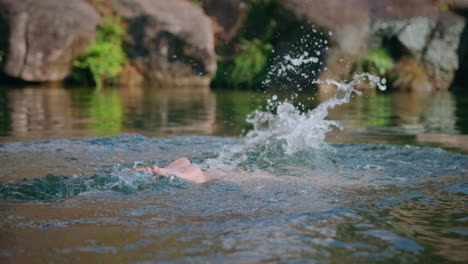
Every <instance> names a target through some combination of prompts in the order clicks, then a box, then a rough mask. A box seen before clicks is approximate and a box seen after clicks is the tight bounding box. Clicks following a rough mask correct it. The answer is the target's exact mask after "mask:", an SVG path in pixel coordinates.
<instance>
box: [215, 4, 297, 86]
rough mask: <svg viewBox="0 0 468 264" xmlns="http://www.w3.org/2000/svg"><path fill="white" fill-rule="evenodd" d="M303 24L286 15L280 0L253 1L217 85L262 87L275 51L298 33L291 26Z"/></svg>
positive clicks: (220, 69) (219, 68)
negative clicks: (279, 2)
mask: <svg viewBox="0 0 468 264" xmlns="http://www.w3.org/2000/svg"><path fill="white" fill-rule="evenodd" d="M278 21H281V23H279V22H278ZM304 24H305V23H302V22H300V21H297V20H296V19H294V18H291V17H288V16H286V15H285V13H284V12H283V11H282V9H281V6H280V5H279V4H278V1H275V0H272V1H268V0H257V1H253V2H252V4H251V7H250V10H249V13H248V15H247V18H246V20H245V22H244V26H243V30H242V31H241V32H240V33H239V35H238V36H237V38H236V39H235V40H234V42H235V44H234V45H233V47H232V51H231V53H230V54H229V55H227V56H226V55H225V56H224V58H225V59H224V60H223V61H220V62H218V70H217V73H216V76H215V78H214V80H213V83H214V85H215V86H231V87H255V86H259V85H260V84H261V83H262V82H263V81H264V80H265V79H266V77H267V71H268V68H269V66H270V64H271V63H272V58H273V56H272V55H273V54H272V50H273V49H275V50H276V48H278V47H281V46H282V45H283V44H284V43H286V42H289V40H290V39H289V38H290V36H291V35H293V34H294V33H295V32H294V31H293V30H291V29H299V28H301V25H304Z"/></svg>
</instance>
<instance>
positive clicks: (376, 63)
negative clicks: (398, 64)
mask: <svg viewBox="0 0 468 264" xmlns="http://www.w3.org/2000/svg"><path fill="white" fill-rule="evenodd" d="M393 69H394V63H393V58H392V56H391V55H390V52H389V51H388V50H387V49H386V48H384V47H380V48H378V49H376V50H374V51H373V52H371V53H369V54H368V55H367V56H366V57H363V58H361V59H360V60H359V61H358V62H357V64H356V70H355V71H357V72H369V73H372V74H376V75H379V76H386V77H393V76H391V75H392V73H393Z"/></svg>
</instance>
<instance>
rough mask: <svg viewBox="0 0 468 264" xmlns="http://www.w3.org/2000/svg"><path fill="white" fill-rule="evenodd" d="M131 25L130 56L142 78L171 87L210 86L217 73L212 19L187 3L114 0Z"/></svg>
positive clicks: (117, 9) (177, 1) (153, 0)
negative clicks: (188, 85)
mask: <svg viewBox="0 0 468 264" xmlns="http://www.w3.org/2000/svg"><path fill="white" fill-rule="evenodd" d="M111 4H112V7H113V8H114V9H115V10H116V11H117V12H118V13H120V14H121V15H122V16H123V18H124V19H125V20H126V21H127V23H128V31H129V34H130V36H129V39H128V43H127V44H128V50H127V52H128V56H129V58H130V61H131V63H132V64H133V65H134V66H135V67H136V68H137V69H138V71H139V72H140V73H142V74H143V76H144V77H145V78H146V79H148V80H150V81H153V82H159V83H162V84H171V85H187V84H191V85H194V84H199V85H207V84H209V83H210V81H211V78H212V77H213V75H214V74H215V71H216V55H215V51H214V36H213V30H212V24H211V20H210V18H209V17H208V16H206V15H205V14H204V13H203V10H202V9H201V8H200V7H198V6H196V5H194V4H193V3H191V2H189V1H185V0H171V1H167V0H113V1H112V2H111Z"/></svg>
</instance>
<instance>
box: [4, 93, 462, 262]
mask: <svg viewBox="0 0 468 264" xmlns="http://www.w3.org/2000/svg"><path fill="white" fill-rule="evenodd" d="M290 96H291V95H290V93H288V92H284V91H268V92H255V91H226V90H221V89H220V90H218V89H210V88H193V87H188V88H177V89H176V88H167V89H156V88H151V87H147V88H142V87H130V88H107V89H102V90H95V89H89V88H61V87H23V88H9V87H6V88H2V89H0V142H1V143H0V199H1V201H0V212H1V213H0V238H1V239H0V245H1V247H0V262H2V263H154V262H157V263H160V262H161V263H166V262H171V263H186V262H195V263H226V262H227V263H231V262H232V263H245V262H250V263H252V262H262V263H263V262H275V263H276V262H284V263H311V262H312V263H313V262H317V263H376V262H379V263H381V262H384V263H387V262H388V263H400V262H411V263H415V262H424V263H463V262H465V263H466V262H467V261H468V253H467V250H466V249H467V248H468V213H467V210H466V209H467V205H468V198H467V193H468V171H467V170H468V157H467V156H466V154H467V153H468V135H467V134H468V108H467V107H466V106H467V102H468V96H466V95H463V94H453V93H450V92H436V93H397V92H393V93H388V92H379V91H376V90H369V91H364V92H363V94H362V95H360V96H357V95H352V96H351V98H350V99H351V100H350V102H349V103H347V104H343V105H339V106H336V107H335V108H334V109H330V111H329V114H328V115H327V117H326V120H338V121H340V122H341V124H342V125H343V127H344V130H342V131H340V130H339V129H336V128H335V129H334V130H333V131H331V132H329V133H326V135H327V137H326V140H325V142H323V141H322V140H321V139H320V138H319V136H321V135H322V133H323V134H324V135H325V132H326V131H325V132H324V130H320V129H318V127H319V125H318V124H322V123H321V122H325V121H326V120H325V119H322V118H318V117H316V118H315V119H314V118H309V117H307V116H305V115H303V114H300V113H295V112H294V111H293V110H292V109H289V108H287V107H283V108H281V107H278V108H279V109H283V112H282V113H283V114H284V115H286V117H287V118H286V119H285V120H292V122H290V123H288V124H286V123H283V121H281V120H280V119H279V114H278V115H273V116H272V117H271V116H268V115H265V116H264V118H272V119H274V120H270V121H272V122H271V123H273V125H272V126H271V127H266V128H265V127H264V126H265V124H263V123H262V122H260V121H258V120H257V122H253V124H252V122H251V123H249V122H247V121H246V119H247V118H246V117H247V115H248V114H250V113H252V111H254V110H257V109H264V108H265V107H266V106H267V100H270V101H271V100H273V98H274V101H278V102H281V101H283V100H284V99H286V98H290ZM330 97H331V95H330V94H329V93H325V92H319V93H317V92H314V91H303V92H301V93H299V95H298V96H297V98H296V99H290V101H291V102H292V103H293V104H294V105H295V106H296V107H297V108H296V109H301V110H302V112H307V111H308V110H310V109H314V108H316V107H317V106H318V105H319V104H320V103H322V102H324V101H326V100H327V99H328V98H330ZM322 105H323V104H322ZM276 106H278V105H276ZM273 110H274V109H273ZM293 117H294V118H296V119H294V118H293ZM273 121H274V122H278V123H277V125H275V124H274V122H273ZM294 122H295V123H294ZM307 122H310V124H309V123H308V124H307V125H306V126H304V124H306V123H307ZM323 124H328V123H323ZM270 125H271V124H270ZM253 126H255V130H254V132H255V133H253V134H252V132H251V133H249V134H247V133H248V131H252V127H253ZM288 126H289V127H291V128H289V129H286V130H287V131H284V129H283V128H284V127H288ZM327 126H328V125H327ZM329 127H331V126H329ZM275 129H276V130H275ZM327 129H328V127H327ZM293 130H294V131H300V133H299V134H294V133H290V132H291V131H293ZM264 131H275V133H270V132H268V133H267V135H265V134H264V133H263V132H264ZM262 133H263V134H262ZM246 134H247V136H245V135H246ZM315 136H317V138H316V137H315ZM182 156H185V157H188V158H189V159H191V160H192V161H193V162H194V163H195V164H197V165H199V166H201V167H202V168H203V169H204V170H207V171H210V172H211V173H213V174H215V175H216V176H217V177H218V178H219V179H218V180H215V181H212V182H209V183H207V184H202V185H194V184H191V183H188V182H184V181H182V180H179V179H171V178H162V179H159V178H155V177H153V176H152V175H149V174H147V173H144V172H137V171H135V170H134V167H138V166H143V165H151V164H159V165H167V164H168V163H169V162H170V161H172V160H174V159H175V158H178V157H182Z"/></svg>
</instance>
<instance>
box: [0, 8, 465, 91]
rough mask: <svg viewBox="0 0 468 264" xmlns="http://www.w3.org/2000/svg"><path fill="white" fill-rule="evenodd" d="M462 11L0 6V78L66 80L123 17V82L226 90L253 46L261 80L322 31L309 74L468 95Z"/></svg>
mask: <svg viewBox="0 0 468 264" xmlns="http://www.w3.org/2000/svg"><path fill="white" fill-rule="evenodd" d="M467 7H468V3H467V2H466V1H461V0H457V1H455V0H445V1H442V0H439V1H436V0H412V1H408V0H407V1H403V0H382V1H372V0H349V1H341V0H329V1H320V0H281V1H280V0H278V1H274V0H272V1H267V0H263V1H255V0H199V1H189V0H171V1H167V0H93V1H91V0H89V1H87V0H74V1H61V0H41V1H35V0H22V1H15V0H0V34H1V35H2V38H1V39H0V71H1V72H2V75H3V76H2V78H5V77H8V78H13V79H18V80H23V81H28V82H57V81H63V80H65V79H66V78H68V77H69V76H70V75H71V74H72V72H73V69H74V61H75V60H76V59H78V58H80V57H82V56H86V54H87V52H89V51H88V47H89V46H90V45H91V44H92V43H93V42H94V41H95V39H96V35H97V30H98V28H99V26H100V25H102V20H103V19H104V18H105V17H106V16H119V17H122V20H123V21H124V23H125V28H126V34H125V35H124V36H123V43H124V47H123V48H124V51H125V53H126V56H127V58H128V60H127V61H126V62H125V64H126V65H123V69H124V70H123V71H122V72H121V73H120V77H121V78H120V79H121V80H129V79H138V80H146V81H149V82H152V83H160V84H164V85H176V86H180V85H209V84H210V83H211V82H212V81H213V79H214V81H215V82H217V83H220V84H221V85H227V86H229V85H230V84H232V83H233V82H230V81H229V76H228V77H224V76H226V75H229V74H230V72H235V71H236V70H237V69H236V68H235V67H236V65H235V64H236V63H237V64H242V63H243V62H242V60H240V59H238V60H237V61H236V58H237V57H239V54H241V53H242V52H244V51H246V50H248V48H249V47H246V45H249V43H255V45H257V44H258V45H260V46H261V45H263V47H264V49H263V50H260V51H258V52H260V54H259V55H258V56H259V58H260V59H263V60H260V59H258V60H257V61H261V63H263V64H259V63H257V64H256V65H254V66H252V67H253V68H254V69H257V70H256V71H254V72H253V73H251V74H252V75H249V76H250V77H256V80H257V82H258V83H261V81H262V78H261V77H258V76H260V75H261V74H265V71H266V70H267V68H268V67H269V65H268V64H272V63H274V60H273V59H272V57H271V55H269V52H270V51H274V52H275V56H282V52H283V53H284V52H286V51H285V49H286V48H285V47H286V46H287V45H285V43H292V42H294V41H295V40H296V39H297V38H298V36H300V35H301V34H308V32H319V33H320V34H321V35H319V36H318V37H321V38H322V39H324V40H325V42H326V43H327V44H328V45H327V48H326V49H324V50H323V52H324V55H322V56H321V59H322V60H323V61H324V63H323V64H322V65H320V66H316V68H315V69H306V70H308V71H310V72H316V76H314V77H322V78H325V77H332V78H346V75H347V74H349V72H350V71H357V70H363V69H364V70H365V69H367V68H366V67H368V66H369V65H371V68H373V69H374V68H377V71H378V72H381V73H382V74H383V75H388V76H389V78H393V79H394V80H393V84H394V86H395V87H397V88H398V89H406V90H446V89H459V90H466V89H467V87H468V82H467V77H466V76H467V74H466V71H467V68H468V63H467V61H468V56H467V47H468V32H467V27H466V19H465V18H464V15H466V10H467ZM252 21H253V22H252ZM304 28H306V29H304ZM269 30H271V31H272V32H271V33H269V32H268V31H269ZM329 32H330V33H329ZM328 33H329V34H328ZM311 34H312V33H311ZM306 40H307V39H306ZM308 41H313V40H311V39H310V40H308ZM302 42H304V41H303V39H302ZM252 45H253V44H252ZM305 46H306V45H304V47H305ZM312 46H313V45H312ZM314 48H317V47H314ZM376 51H379V52H380V51H384V52H383V53H382V52H381V53H376ZM246 52H247V51H246ZM246 52H245V54H244V55H245V57H246V58H248V57H249V56H256V53H254V52H256V51H255V50H253V51H252V53H246ZM261 52H263V53H261ZM309 52H312V51H309ZM267 53H268V54H267ZM250 54H253V55H250ZM379 54H383V55H385V56H383V57H382V56H380V55H379ZM109 56H112V55H109ZM262 56H263V57H262ZM379 56H380V57H379ZM387 58H388V59H387ZM385 59H387V60H388V62H387V64H383V63H380V62H381V61H382V60H384V61H385ZM254 62H255V61H254ZM379 63H380V64H379ZM245 64H248V62H245ZM349 65H352V66H349ZM379 65H384V66H385V65H387V66H385V67H386V68H382V69H380V68H379V67H380V66H379ZM217 66H218V71H217ZM384 66H382V67H384ZM262 67H263V68H262ZM317 67H318V69H317ZM246 71H249V69H248V68H246ZM254 75H255V76H254ZM243 81H245V80H242V79H241V80H240V81H239V82H237V83H238V84H240V85H243V84H245V83H243ZM0 82H1V80H0ZM128 82H130V81H128ZM258 83H254V84H255V85H258ZM272 85H274V84H272Z"/></svg>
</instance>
